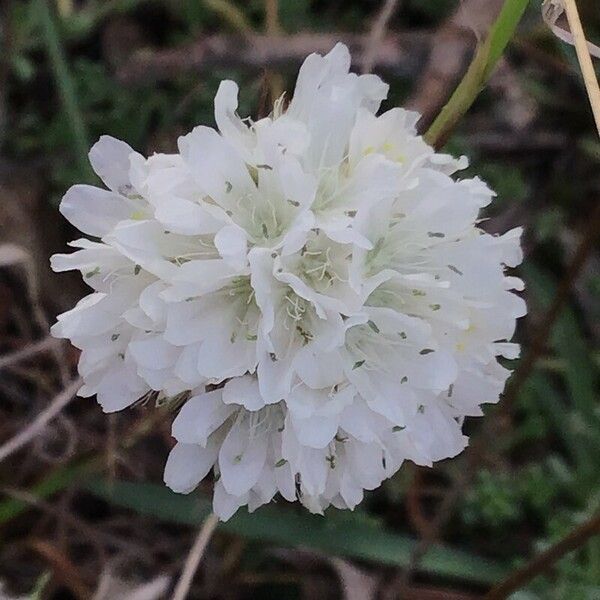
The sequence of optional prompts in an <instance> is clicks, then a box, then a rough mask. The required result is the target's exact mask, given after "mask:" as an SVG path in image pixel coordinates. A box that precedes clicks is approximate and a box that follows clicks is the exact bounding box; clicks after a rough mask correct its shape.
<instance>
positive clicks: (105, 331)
mask: <svg viewBox="0 0 600 600" xmlns="http://www.w3.org/2000/svg"><path fill="white" fill-rule="evenodd" d="M349 67H350V56H349V53H348V50H347V48H346V47H345V46H343V45H337V46H336V47H335V48H334V49H333V50H332V51H331V52H330V53H329V54H328V55H327V56H325V57H322V56H320V55H317V54H312V55H311V56H309V57H308V58H307V59H306V61H305V62H304V64H303V65H302V67H301V69H300V73H299V75H298V81H297V84H296V89H295V92H294V96H293V98H292V100H291V101H290V103H289V106H287V108H286V107H285V102H284V101H283V99H282V100H281V101H279V102H277V103H276V104H275V106H274V108H273V112H272V113H271V115H270V116H268V117H266V118H263V119H260V120H258V121H253V120H251V119H249V118H247V119H240V118H239V117H238V116H237V113H236V110H237V92H238V89H237V86H236V84H235V83H233V82H232V81H224V82H222V83H221V85H220V87H219V90H218V92H217V95H216V98H215V117H216V122H217V125H218V129H219V130H218V131H216V130H215V129H211V128H208V127H204V126H200V127H196V128H195V129H194V130H193V131H192V132H191V133H189V134H188V135H186V136H183V137H181V138H180V139H179V153H178V154H173V155H165V154H155V155H153V156H151V157H150V158H148V159H146V158H144V157H142V156H140V155H139V154H137V153H136V152H134V151H133V150H132V149H131V148H130V147H129V146H127V145H126V144H125V143H123V142H120V141H118V140H115V139H113V138H110V137H103V138H101V139H100V141H99V142H98V143H97V144H96V145H95V146H94V147H93V148H92V150H91V152H90V160H91V163H92V166H93V167H94V169H95V171H96V173H97V174H98V175H99V176H100V178H101V179H102V180H103V181H104V183H105V184H106V186H107V187H108V188H109V189H108V191H107V190H102V189H98V188H95V187H91V186H86V185H76V186H74V187H72V188H71V189H70V190H69V191H68V192H67V194H66V196H65V197H64V199H63V201H62V204H61V211H62V213H63V215H65V217H66V218H67V219H69V221H71V223H73V224H74V225H75V226H76V227H77V228H79V229H80V230H81V231H82V232H83V233H85V234H87V235H89V236H92V237H94V238H98V239H99V241H90V240H88V239H81V240H78V241H76V242H73V243H72V245H73V246H74V247H76V248H79V250H78V251H76V252H74V253H73V254H69V255H57V256H54V257H53V260H52V265H53V268H54V269H55V270H57V271H63V270H68V269H78V270H80V271H81V273H82V274H83V277H84V279H85V281H86V283H88V284H89V285H90V286H91V287H92V289H93V290H94V291H93V293H92V294H90V295H89V296H87V297H85V298H84V299H83V300H81V301H80V302H79V303H78V304H77V306H76V307H75V308H74V309H73V310H71V311H69V312H67V313H65V314H63V315H61V316H60V317H59V319H58V323H57V324H56V325H55V326H54V328H53V333H54V335H56V336H59V337H65V338H69V339H70V340H71V341H72V342H73V344H74V345H75V346H77V347H79V348H81V350H82V354H81V360H80V364H79V371H80V373H81V376H82V377H83V379H84V382H85V385H84V386H83V388H82V389H81V392H80V395H82V396H91V395H93V394H96V396H97V398H98V401H99V402H100V404H101V405H102V407H103V409H104V410H105V411H106V412H112V411H117V410H121V409H123V408H125V407H127V406H129V405H131V404H133V403H134V402H136V401H137V400H138V399H140V398H143V397H147V396H149V395H152V394H153V395H155V396H159V397H160V398H163V399H166V398H174V397H176V398H179V399H187V401H186V402H185V404H184V405H183V406H182V408H181V410H180V412H179V414H178V415H177V417H176V418H175V421H174V423H173V435H174V437H175V438H176V439H177V444H176V445H175V447H174V448H173V450H172V452H171V454H170V456H169V458H168V460H167V465H166V470H165V481H166V483H167V485H169V487H171V488H172V489H173V490H175V491H178V492H184V493H187V492H190V491H191V490H192V489H194V488H195V487H196V486H197V485H198V483H199V482H200V481H201V480H202V479H203V478H204V477H206V476H207V474H208V473H210V472H211V471H213V473H214V476H215V481H216V483H215V492H214V509H215V511H216V512H217V514H218V515H219V516H220V517H221V518H222V519H227V518H229V517H230V516H231V515H232V514H233V513H234V512H235V511H236V510H237V509H238V508H239V507H240V506H242V505H246V504H247V505H248V507H249V509H250V510H254V509H255V508H256V507H258V506H260V505H261V504H264V503H267V502H269V501H270V500H271V499H272V498H273V497H274V496H275V494H277V493H280V494H281V495H282V496H283V497H284V498H286V499H287V500H290V501H293V500H299V501H300V502H302V503H303V504H304V505H305V506H306V507H307V508H308V509H309V510H311V511H313V512H322V510H323V509H324V508H326V507H327V506H328V505H330V504H333V505H335V506H337V507H339V508H351V509H352V508H354V507H355V506H356V505H357V504H358V503H359V502H360V501H361V500H362V497H363V490H365V489H367V490H372V489H374V488H376V487H377V486H379V485H380V483H381V482H382V480H384V479H385V478H387V477H390V476H391V475H393V474H394V473H395V472H396V471H397V470H398V469H399V467H400V465H401V464H402V462H403V461H404V460H406V459H408V460H412V461H414V462H415V463H417V464H420V465H431V464H432V463H433V462H434V461H437V460H440V459H443V458H447V457H451V456H454V455H456V454H458V453H459V452H461V451H462V450H463V448H464V447H465V445H466V443H467V438H466V437H465V436H464V435H463V434H462V432H461V425H462V421H463V418H464V417H465V416H468V415H481V414H482V413H481V409H480V404H482V403H486V402H496V401H497V400H498V397H499V394H500V393H501V391H502V389H503V387H504V383H505V381H506V378H507V376H508V375H509V371H508V370H507V369H505V368H504V367H502V366H500V364H499V363H498V361H497V357H498V356H504V357H507V358H515V357H516V355H517V353H518V347H517V346H516V345H515V344H511V343H509V342H508V340H509V339H510V338H511V336H512V335H513V330H514V327H515V320H516V318H517V317H520V316H522V315H523V314H524V313H525V306H524V303H523V301H522V300H521V299H520V298H519V297H517V296H516V295H515V294H513V293H512V292H511V290H514V289H517V290H519V289H521V288H522V282H521V281H520V280H519V279H516V278H515V277H507V276H505V274H504V268H505V266H508V267H513V266H515V265H517V264H518V263H519V262H520V261H521V250H520V247H519V236H520V230H512V231H509V232H508V233H506V234H504V235H502V236H498V237H496V236H491V235H488V234H486V233H484V232H483V231H482V230H481V229H479V228H478V227H477V222H478V221H477V219H478V213H479V210H480V208H482V207H484V206H486V205H488V204H489V203H490V202H491V200H492V198H493V196H494V194H493V192H492V191H490V189H489V188H488V187H487V186H486V185H485V184H484V183H483V182H482V181H480V180H479V179H477V178H474V179H462V180H460V179H453V178H452V177H451V175H452V174H453V173H454V172H456V171H457V170H459V169H462V168H464V167H465V166H466V159H464V158H461V159H459V160H454V159H452V158H451V157H449V156H447V155H443V154H438V153H435V152H434V150H433V149H432V148H430V147H429V146H428V145H427V144H426V143H425V142H424V141H423V140H422V138H421V137H419V136H418V135H417V134H416V131H415V123H416V121H417V119H418V115H417V114H415V113H411V112H407V111H405V110H403V109H400V108H394V109H392V110H389V111H388V112H385V113H383V114H381V115H380V116H376V112H377V110H378V109H379V105H380V103H381V101H382V100H383V99H384V98H385V97H386V94H387V90H388V86H387V85H386V84H384V83H383V82H382V81H381V79H379V77H376V76H374V75H362V76H357V75H355V74H353V73H349Z"/></svg>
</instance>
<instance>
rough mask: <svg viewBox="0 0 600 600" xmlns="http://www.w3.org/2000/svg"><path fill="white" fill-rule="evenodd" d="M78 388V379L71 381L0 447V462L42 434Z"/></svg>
mask: <svg viewBox="0 0 600 600" xmlns="http://www.w3.org/2000/svg"><path fill="white" fill-rule="evenodd" d="M80 387H81V380H80V379H75V380H74V381H72V382H71V383H70V384H69V385H68V386H67V387H66V388H65V389H64V390H63V391H62V392H60V394H58V395H57V396H55V397H54V399H53V400H52V402H50V404H49V405H48V406H47V407H46V409H45V410H43V411H42V412H41V413H40V414H39V415H38V416H37V417H36V418H35V419H34V420H33V422H32V423H31V424H30V425H28V426H27V427H26V428H25V429H23V430H22V431H21V432H20V433H18V434H17V435H16V436H14V437H13V438H11V439H10V440H8V442H6V443H5V444H3V445H2V446H0V462H1V461H3V460H4V459H6V458H7V457H8V456H10V455H11V454H14V453H15V452H16V451H17V450H20V449H21V448H22V447H23V446H25V445H27V444H28V443H29V442H31V441H32V440H33V438H35V436H36V435H38V434H39V433H40V432H42V431H43V430H44V428H45V427H46V425H47V424H48V422H49V421H51V420H52V419H54V417H56V415H58V414H59V413H60V411H61V410H62V409H63V408H64V407H65V406H66V405H67V404H69V402H70V401H71V400H72V399H73V397H74V396H75V394H76V393H77V390H78V389H79V388H80Z"/></svg>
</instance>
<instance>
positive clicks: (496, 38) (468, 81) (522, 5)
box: [425, 0, 529, 147]
mask: <svg viewBox="0 0 600 600" xmlns="http://www.w3.org/2000/svg"><path fill="white" fill-rule="evenodd" d="M528 2H529V0H506V2H505V3H504V5H503V6H502V10H501V11H500V14H499V15H498V18H497V19H496V21H495V23H494V24H493V25H492V27H491V29H490V32H489V33H488V36H487V38H486V40H485V41H484V42H483V44H481V45H480V46H479V48H478V50H477V52H476V53H475V56H474V57H473V60H472V61H471V64H470V65H469V68H468V69H467V72H466V73H465V75H464V77H463V78H462V81H461V82H460V83H459V84H458V87H457V88H456V90H454V93H453V94H452V96H451V97H450V100H448V103H447V104H446V105H445V106H444V108H442V110H441V111H440V114H439V115H438V116H437V118H436V119H435V121H434V122H433V123H432V124H431V127H430V128H429V130H428V131H427V133H426V134H425V139H426V140H427V142H429V143H430V144H431V145H432V146H435V147H439V146H440V145H443V143H444V142H445V140H446V138H447V137H448V135H449V133H450V131H451V130H452V129H453V128H454V126H455V125H456V123H457V122H458V121H459V120H460V118H461V117H462V116H463V115H464V114H465V113H466V112H467V110H469V108H470V107H471V104H473V102H474V101H475V98H477V96H478V95H479V92H480V91H481V89H482V88H483V86H484V84H485V82H486V81H487V79H488V77H489V76H490V74H491V72H492V70H493V69H494V67H495V66H496V63H497V62H498V59H499V58H500V57H501V56H502V53H503V52H504V49H505V48H506V46H507V44H508V42H509V41H510V39H511V38H512V36H513V34H514V32H515V29H516V28H517V25H518V24H519V21H520V20H521V17H522V16H523V13H524V12H525V9H526V8H527V4H528Z"/></svg>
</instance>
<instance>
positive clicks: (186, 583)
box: [172, 514, 219, 600]
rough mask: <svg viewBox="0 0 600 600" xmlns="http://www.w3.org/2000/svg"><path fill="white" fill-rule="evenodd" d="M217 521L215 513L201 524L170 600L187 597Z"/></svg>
mask: <svg viewBox="0 0 600 600" xmlns="http://www.w3.org/2000/svg"><path fill="white" fill-rule="evenodd" d="M218 523H219V518H218V517H217V516H216V515H214V514H211V515H209V516H208V517H207V519H206V520H205V521H204V523H203V524H202V527H201V528H200V531H199V532H198V536H197V537H196V540H195V541H194V545H193V546H192V549H191V550H190V553H189V555H188V558H187V560H186V562H185V567H184V568H183V573H182V574H181V578H180V579H179V581H178V582H177V587H176V588H175V592H174V593H173V598H172V600H184V599H185V598H187V595H188V592H189V590H190V586H191V585H192V581H193V579H194V575H195V574H196V571H197V570H198V567H199V565H200V561H201V560H202V557H203V556H204V551H205V550H206V547H207V546H208V543H209V542H210V538H211V537H212V534H213V533H214V531H215V529H216V527H217V525H218Z"/></svg>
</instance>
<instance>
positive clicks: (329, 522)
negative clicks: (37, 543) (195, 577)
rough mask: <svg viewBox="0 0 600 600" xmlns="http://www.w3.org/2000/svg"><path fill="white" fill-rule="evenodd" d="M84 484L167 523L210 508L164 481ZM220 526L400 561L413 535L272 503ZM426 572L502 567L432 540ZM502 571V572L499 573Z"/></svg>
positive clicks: (475, 575)
mask: <svg viewBox="0 0 600 600" xmlns="http://www.w3.org/2000/svg"><path fill="white" fill-rule="evenodd" d="M85 487H86V489H87V490H89V491H90V492H91V493H93V494H94V495H96V496H98V497H100V498H103V499H105V500H106V501H108V502H110V503H111V504H114V505H117V506H122V507H126V508H130V509H132V510H134V511H136V512H137V513H139V514H142V515H148V516H153V517H156V518H158V519H162V520H164V521H168V522H171V523H179V524H182V525H194V526H198V525H199V524H200V523H202V522H203V521H204V520H205V519H206V518H207V516H208V515H209V514H210V512H211V503H210V500H209V499H208V498H206V497H202V496H198V495H194V496H182V495H179V494H174V493H173V492H171V491H170V490H169V489H167V488H166V487H164V486H163V485H157V484H151V483H137V482H126V481H115V482H108V481H97V480H96V481H89V482H88V483H86V485H85ZM218 527H219V530H221V531H224V532H228V533H232V534H235V535H239V536H242V537H246V538H249V539H252V540H257V541H268V542H271V543H275V544H283V545H287V546H305V547H310V548H316V549H319V550H321V551H324V552H328V553H331V554H335V555H343V556H349V557H353V558H358V559H362V560H368V561H372V562H376V563H381V564H387V565H395V566H405V565H406V564H408V560H409V558H410V554H411V551H412V548H413V547H414V544H415V540H413V539H412V538H409V537H406V536H402V535H398V534H396V533H393V532H390V531H387V530H386V529H384V528H383V527H382V526H381V524H380V523H379V522H378V521H376V520H375V519H372V518H369V517H367V516H365V515H361V514H360V513H345V512H342V511H335V510H333V511H328V514H327V518H323V517H319V516H316V515H311V514H309V513H306V512H302V513H300V512H296V511H294V510H288V509H285V508H282V507H278V506H275V505H269V506H264V507H262V508H260V509H259V510H257V511H256V512H254V513H252V514H249V513H247V512H245V511H244V512H242V511H240V512H238V513H237V514H236V515H235V516H234V517H232V518H231V519H230V520H229V521H227V522H225V523H219V526H218ZM421 569H422V570H423V571H425V572H428V573H432V574H435V575H438V576H441V577H450V578H454V579H460V580H464V581H471V582H473V583H477V584H485V583H490V582H493V581H497V579H498V576H499V574H500V573H505V574H506V569H505V568H504V567H502V566H500V565H498V564H495V563H492V562H489V561H486V560H485V559H482V558H480V557H478V556H475V555H472V554H468V553H466V552H463V551H460V550H456V549H453V548H449V547H446V546H442V545H436V546H434V547H433V548H432V550H431V552H430V553H429V554H428V555H427V557H426V559H425V560H424V561H423V564H422V565H421ZM500 577H501V576H500Z"/></svg>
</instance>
